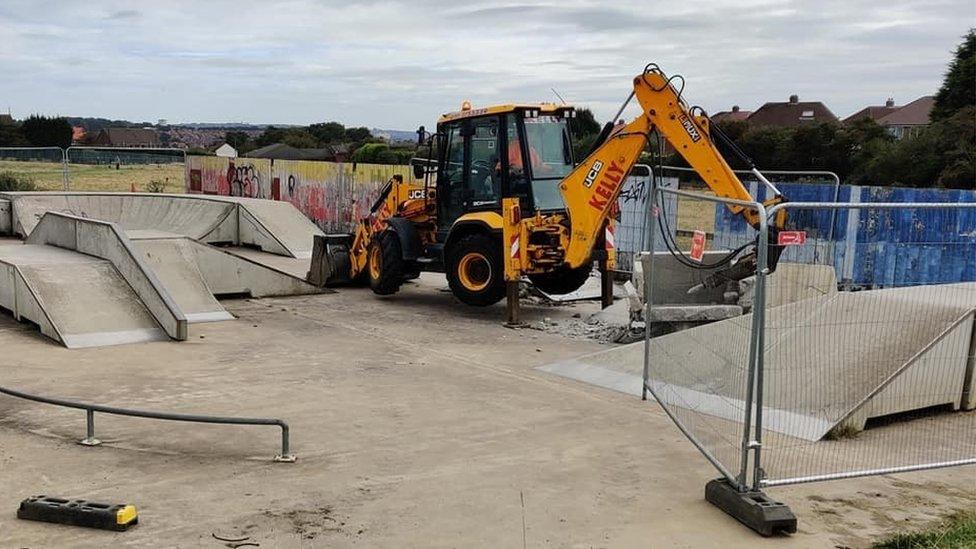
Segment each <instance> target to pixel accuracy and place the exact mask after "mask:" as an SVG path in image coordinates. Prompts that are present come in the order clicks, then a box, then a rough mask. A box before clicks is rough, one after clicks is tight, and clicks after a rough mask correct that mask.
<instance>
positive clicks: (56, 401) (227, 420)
mask: <svg viewBox="0 0 976 549" xmlns="http://www.w3.org/2000/svg"><path fill="white" fill-rule="evenodd" d="M0 393H3V394H5V395H8V396H12V397H16V398H22V399H24V400H31V401H34V402H40V403H42V404H51V405H54V406H64V407H66V408H75V409H78V410H85V412H86V416H87V431H86V433H87V436H86V437H85V438H84V439H83V440H81V441H80V444H82V445H85V446H97V445H99V444H101V441H100V440H98V439H97V438H95V412H99V413H103V414H113V415H118V416H130V417H142V418H148V419H162V420H168V421H186V422H190V423H217V424H224V425H273V426H277V427H280V428H281V453H280V454H278V455H276V456H275V457H274V461H276V462H282V463H292V462H294V461H295V460H296V457H295V455H294V454H291V453H290V452H289V451H290V447H289V431H288V424H287V423H285V422H284V421H282V420H280V419H276V418H246V417H221V416H203V415H196V414H175V413H170V412H153V411H149V410H132V409H129V408H117V407H115V406H105V405H103V404H89V403H85V402H76V401H73V400H67V399H63V398H52V397H45V396H39V395H34V394H30V393H25V392H23V391H17V390H14V389H10V388H7V387H3V386H0Z"/></svg>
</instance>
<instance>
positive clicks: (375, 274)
mask: <svg viewBox="0 0 976 549" xmlns="http://www.w3.org/2000/svg"><path fill="white" fill-rule="evenodd" d="M382 266H383V258H382V253H381V252H380V247H379V246H373V248H372V249H371V250H370V251H369V276H370V277H372V278H373V280H377V279H379V277H380V269H381V268H382Z"/></svg>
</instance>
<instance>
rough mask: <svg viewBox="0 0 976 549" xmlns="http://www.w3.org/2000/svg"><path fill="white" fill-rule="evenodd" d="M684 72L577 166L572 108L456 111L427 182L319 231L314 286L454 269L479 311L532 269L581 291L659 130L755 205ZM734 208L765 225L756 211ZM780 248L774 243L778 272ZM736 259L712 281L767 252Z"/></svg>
mask: <svg viewBox="0 0 976 549" xmlns="http://www.w3.org/2000/svg"><path fill="white" fill-rule="evenodd" d="M678 79H681V82H682V83H681V87H682V88H683V87H684V84H683V79H682V78H681V77H680V76H673V77H670V78H669V77H667V76H666V75H665V74H664V73H663V72H662V71H661V70H660V69H659V68H658V67H657V65H654V64H651V65H648V66H647V67H646V68H645V69H644V72H643V73H642V74H640V75H638V76H637V77H636V78H634V81H633V85H634V90H633V92H632V93H631V95H630V97H628V99H627V101H626V102H625V103H624V105H623V106H622V107H621V108H620V111H619V112H618V113H617V116H615V117H614V119H613V120H616V119H617V118H618V117H619V115H620V114H621V113H622V112H623V110H624V108H625V107H626V105H627V104H628V103H629V102H630V101H631V100H632V99H633V98H634V97H636V98H637V101H638V103H639V104H640V107H641V114H640V115H639V116H637V117H636V118H635V119H634V120H632V121H631V122H630V123H629V124H626V125H617V126H614V125H613V123H612V121H611V122H609V123H607V125H606V126H605V127H604V128H603V131H602V132H601V134H600V136H599V138H598V139H597V141H596V143H595V145H594V147H593V149H592V151H591V152H590V153H589V155H587V157H586V158H585V159H583V160H582V161H581V162H579V163H578V164H577V163H575V162H574V159H573V156H572V150H573V147H572V143H571V140H570V131H569V122H570V120H571V119H572V118H573V117H574V116H575V111H574V110H573V108H572V107H570V106H566V105H555V104H533V105H527V104H511V105H499V106H492V107H485V108H471V106H470V104H468V103H465V104H464V105H462V108H461V110H460V111H458V112H453V113H449V114H445V115H443V116H442V117H441V118H440V120H439V121H438V122H437V131H436V133H435V134H433V135H432V136H430V137H429V138H428V139H427V140H426V145H427V146H428V150H429V151H430V156H431V158H433V160H431V161H417V160H415V162H414V175H415V177H416V178H417V179H419V180H421V179H422V182H408V181H404V180H403V178H402V177H399V176H395V177H394V178H393V179H391V180H390V181H389V182H388V183H387V185H386V187H385V188H384V189H383V190H382V192H381V193H380V196H379V198H378V199H377V200H376V202H375V203H374V204H373V207H372V210H371V213H370V214H369V216H368V217H366V218H365V219H362V220H361V221H360V222H359V225H358V227H357V230H356V232H355V234H353V235H346V234H343V235H326V236H325V237H316V242H315V247H314V251H313V259H312V268H311V271H310V273H309V280H310V281H312V282H318V283H321V284H327V285H332V284H337V283H342V282H348V281H350V280H363V279H368V281H369V284H370V286H371V287H372V289H373V291H374V292H375V293H377V294H381V295H386V294H392V293H395V292H396V291H397V290H398V289H399V288H400V285H401V284H402V282H403V281H404V280H407V279H410V278H414V277H416V276H418V275H419V273H420V272H421V271H437V272H444V273H446V275H447V280H448V283H449V285H450V288H451V291H452V292H453V294H454V295H455V296H457V298H458V299H460V300H461V301H462V302H464V303H467V304H469V305H479V306H484V305H491V304H493V303H496V302H498V301H499V300H501V299H502V298H503V297H505V291H506V285H505V282H506V281H509V282H511V281H517V280H519V279H520V278H521V277H523V276H527V277H528V278H529V280H530V281H531V282H532V283H533V284H535V285H536V286H537V287H538V288H539V289H541V290H542V291H544V292H546V293H550V294H565V293H569V292H572V291H574V290H576V289H578V288H579V287H580V286H581V285H582V284H583V283H584V282H585V281H586V279H587V277H588V276H589V274H590V271H591V268H592V264H593V261H595V260H600V261H601V262H602V266H603V267H604V268H605V269H607V270H609V269H612V268H613V266H614V261H615V255H614V248H613V230H614V219H613V216H614V214H615V211H616V204H617V198H618V197H619V195H620V192H621V190H622V186H623V183H624V179H625V178H626V176H627V174H628V173H629V172H630V170H631V168H632V167H633V166H634V164H635V163H636V161H637V159H638V156H639V155H640V153H641V151H643V150H644V148H645V146H646V145H647V142H648V139H649V137H650V136H651V134H652V133H653V132H655V131H656V132H658V133H659V134H661V135H662V136H663V137H664V138H666V139H667V140H668V141H669V142H670V143H671V145H672V146H673V147H674V149H675V150H677V151H678V152H679V153H680V154H681V155H682V156H683V157H684V158H685V160H686V161H687V162H688V164H689V165H690V166H691V167H692V168H694V169H695V170H696V171H697V173H698V174H699V175H700V176H701V178H702V179H703V180H704V181H705V183H707V184H708V186H709V187H711V189H712V190H713V191H714V192H715V194H716V195H718V196H721V197H727V198H734V199H738V200H745V201H751V200H753V198H752V196H750V194H749V192H748V190H747V189H746V188H745V187H744V186H743V184H742V182H741V181H740V180H739V178H738V177H736V175H735V174H734V173H733V172H732V169H731V168H730V167H729V165H728V164H727V163H726V162H725V160H724V158H723V157H722V155H721V154H720V153H719V151H718V149H716V147H715V144H714V142H713V136H714V137H721V138H724V136H722V135H721V132H720V131H719V130H718V128H716V127H713V126H712V125H711V123H710V120H709V119H708V117H707V115H706V114H705V113H704V111H702V110H700V109H698V108H697V107H695V108H689V107H688V106H687V105H686V104H685V103H684V101H683V100H682V97H681V91H679V90H678V89H676V88H675V86H674V83H675V81H676V80H678ZM422 130H423V128H421V135H423V131H422ZM729 144H730V146H732V147H733V150H736V151H737V149H735V148H734V144H731V142H729ZM742 156H743V158H744V159H746V158H745V156H744V155H742ZM746 160H747V161H748V159H746ZM750 165H751V163H750ZM752 171H753V173H754V174H755V176H756V177H757V178H759V180H760V181H762V182H763V183H764V184H766V185H767V186H769V188H770V189H771V190H772V194H773V198H771V199H770V200H768V201H767V205H772V204H775V203H778V202H782V201H784V200H785V199H784V198H783V197H782V195H781V194H780V193H779V191H778V190H776V188H775V187H774V186H773V185H772V184H771V183H769V182H768V181H767V180H766V179H765V178H764V177H763V176H762V174H761V173H759V171H758V170H756V169H755V168H752ZM729 208H730V210H731V211H732V212H733V213H736V214H739V215H742V216H743V217H744V218H745V219H746V221H747V222H749V223H750V224H751V225H752V226H754V227H758V225H759V219H758V216H757V214H756V212H755V211H753V210H750V209H746V208H742V207H739V206H729ZM785 221H786V218H785V211H783V215H780V216H778V219H775V220H772V222H771V228H770V235H771V237H770V238H771V242H772V243H773V244H775V242H776V240H775V235H776V232H777V230H778V229H779V228H782V227H783V225H784V223H785ZM780 250H781V248H779V247H777V246H771V247H770V254H769V266H770V269H774V268H775V265H776V261H777V259H778V257H779V251H780ZM727 263H728V266H727V267H726V268H724V269H723V270H721V271H719V272H718V273H716V275H713V276H712V277H711V278H710V279H707V280H706V283H705V284H706V285H718V284H721V283H724V282H725V281H726V280H737V279H741V278H744V277H745V276H748V275H749V274H751V273H752V272H754V268H755V248H754V247H753V248H752V249H750V250H743V251H742V254H741V255H740V257H738V260H735V259H733V258H732V257H729V258H728V261H727Z"/></svg>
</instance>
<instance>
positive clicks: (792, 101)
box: [790, 93, 800, 105]
mask: <svg viewBox="0 0 976 549" xmlns="http://www.w3.org/2000/svg"><path fill="white" fill-rule="evenodd" d="M799 102H800V96H799V95H797V94H795V93H794V94H793V95H791V96H790V104H791V105H796V104H797V103H799Z"/></svg>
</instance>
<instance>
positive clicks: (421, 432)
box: [0, 273, 976, 548]
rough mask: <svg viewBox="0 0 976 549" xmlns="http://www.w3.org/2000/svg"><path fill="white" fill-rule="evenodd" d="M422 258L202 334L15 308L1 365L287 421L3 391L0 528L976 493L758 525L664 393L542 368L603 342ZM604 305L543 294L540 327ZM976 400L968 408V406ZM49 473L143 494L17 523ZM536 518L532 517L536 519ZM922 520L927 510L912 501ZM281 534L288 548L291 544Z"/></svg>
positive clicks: (396, 534)
mask: <svg viewBox="0 0 976 549" xmlns="http://www.w3.org/2000/svg"><path fill="white" fill-rule="evenodd" d="M445 287H446V282H445V280H444V278H443V277H442V276H439V275H434V274H429V273H425V274H424V275H423V276H422V277H421V278H420V279H418V280H417V281H415V282H412V283H408V284H406V285H405V286H404V289H403V291H402V293H400V294H398V295H396V296H394V297H392V298H377V297H375V296H373V295H372V294H371V292H370V291H369V290H368V289H360V288H349V289H342V290H340V291H338V292H336V293H334V294H327V295H311V296H296V297H276V298H265V299H231V300H225V301H223V302H222V303H223V305H224V306H225V307H226V308H227V310H228V311H229V312H231V313H232V314H234V315H235V316H236V317H238V320H236V321H234V322H217V323H202V324H190V325H189V326H188V331H189V334H188V337H187V340H186V341H185V342H175V341H158V342H150V343H143V344H138V345H120V346H111V347H97V348H87V349H77V350H69V349H66V348H64V347H62V346H59V345H57V344H56V343H54V342H53V341H51V340H49V339H47V338H45V337H43V336H42V335H40V334H38V333H37V332H36V331H34V330H32V329H30V328H27V327H25V326H23V325H22V324H18V323H17V322H16V321H14V320H13V319H12V318H10V317H9V316H2V317H0V344H2V345H3V347H4V349H5V351H6V353H7V354H8V356H11V357H15V359H14V360H12V361H10V363H9V365H8V367H7V368H5V369H4V372H5V373H4V380H3V385H6V386H9V387H14V388H17V389H20V390H23V391H29V392H36V393H41V394H47V395H56V396H61V397H66V398H77V399H80V400H86V401H97V402H101V403H107V404H113V405H117V406H127V407H136V408H143V409H153V410H170V411H179V412H185V413H212V414H218V415H241V416H254V417H280V418H282V419H285V420H286V421H288V422H289V423H290V425H291V430H292V446H293V451H294V452H295V453H296V454H297V455H298V461H297V462H296V463H293V464H277V463H272V462H271V461H270V457H271V456H272V455H274V454H275V453H276V451H277V443H278V440H277V437H278V433H277V431H276V430H275V429H272V428H266V427H228V426H206V425H194V424H184V423H174V422H162V421H153V420H144V419H136V418H125V417H114V416H108V415H99V416H98V419H97V422H98V423H97V425H98V433H97V434H98V436H99V438H101V439H102V440H103V441H104V442H103V445H102V446H101V447H95V448H88V447H83V446H80V445H78V444H76V443H75V442H76V440H78V439H79V438H81V437H82V436H83V435H84V429H85V419H84V413H83V412H81V411H79V410H67V409H62V408H57V407H51V406H45V405H42V404H36V403H32V402H28V401H23V400H18V399H11V398H6V397H0V415H2V417H3V418H4V419H3V420H2V421H0V436H2V437H3V440H4V444H3V445H2V446H0V464H2V467H0V483H2V484H3V486H4V487H5V490H4V491H3V493H2V494H0V509H6V510H7V511H6V512H3V513H0V546H13V547H21V546H31V547H54V546H58V547H72V546H76V547H94V546H133V547H136V546H146V545H156V544H159V542H163V545H172V546H181V547H207V546H214V547H217V546H221V543H219V542H217V541H215V540H214V539H213V537H212V535H214V534H216V535H218V536H222V537H230V538H233V537H238V536H248V537H250V539H251V540H252V541H256V542H259V543H261V546H277V547H296V548H297V547H316V546H324V547H352V546H357V547H513V546H514V547H521V546H523V532H524V544H525V546H528V547H540V546H543V547H545V546H552V547H591V546H592V547H706V546H712V545H713V544H714V541H715V540H716V539H721V540H723V546H727V547H774V546H775V547H833V546H836V545H841V546H847V547H866V546H868V545H869V544H870V542H871V541H873V540H875V539H877V538H878V537H879V536H881V535H883V534H886V533H890V532H893V531H895V530H897V529H900V528H903V527H904V525H905V524H908V523H911V524H913V525H914V524H919V525H922V524H926V523H928V522H930V521H935V520H938V518H939V517H941V516H942V515H944V514H946V513H949V512H951V511H954V510H957V509H964V508H969V507H971V506H972V501H973V499H972V498H973V493H974V492H973V479H974V478H976V477H974V475H976V471H974V469H973V468H972V467H963V468H955V469H942V470H933V471H926V472H918V473H911V474H903V475H898V476H879V477H872V478H863V479H852V480H848V481H844V482H829V483H819V484H810V485H799V486H792V487H784V488H776V489H771V490H770V494H771V495H772V496H773V497H775V498H777V499H780V500H782V501H784V502H786V503H788V504H789V505H790V506H791V507H792V508H793V510H794V511H795V512H796V514H797V515H798V516H799V517H800V531H799V532H798V533H797V534H795V535H793V536H791V537H788V538H773V539H764V538H759V537H758V536H756V535H755V534H754V533H752V532H750V531H749V530H747V529H745V528H743V527H742V526H741V525H740V524H738V523H737V522H736V521H735V520H734V519H732V518H730V517H728V516H727V515H725V514H724V513H723V512H722V511H720V510H719V509H717V508H715V507H713V506H711V505H710V504H708V503H707V502H705V500H704V499H703V495H702V493H703V488H704V484H705V482H706V481H707V480H709V479H711V478H714V477H715V476H717V473H716V471H715V470H714V469H713V468H712V467H711V466H710V465H708V463H707V462H706V461H705V460H704V459H702V457H701V456H700V454H698V452H697V450H695V448H694V447H692V446H691V445H690V444H689V443H688V441H687V440H686V439H685V438H684V437H683V435H682V434H681V433H680V432H679V431H678V430H677V428H676V427H675V426H674V425H673V424H672V423H671V421H670V420H669V419H668V418H667V416H666V415H665V414H664V413H663V412H662V411H661V410H660V409H659V407H658V406H657V405H656V404H654V403H652V402H641V401H640V400H639V399H637V398H634V397H632V396H630V395H626V394H623V393H620V392H617V391H611V390H606V389H602V388H599V387H594V386H592V385H588V384H584V383H579V382H577V381H574V380H570V379H566V378H563V377H560V376H554V375H551V374H548V373H545V372H541V371H539V370H537V369H536V368H537V367H538V366H542V365H545V364H552V363H557V362H560V361H566V360H569V359H572V358H573V357H579V356H583V355H589V354H593V353H595V352H597V351H600V350H605V349H607V346H606V345H603V344H600V343H597V342H595V341H592V340H585V339H573V338H568V337H565V336H561V335H559V334H554V333H548V332H545V331H540V330H534V329H521V330H512V329H508V328H505V327H503V326H502V324H501V322H500V320H499V319H501V318H504V305H503V304H499V305H496V306H493V307H489V308H486V309H473V308H469V307H464V306H462V305H460V304H459V303H457V302H456V301H455V300H454V298H453V297H452V296H451V294H450V293H447V292H444V291H441V290H443V289H444V288H445ZM598 307H599V305H598V304H596V303H592V302H581V303H574V304H570V305H564V306H559V307H551V306H539V305H532V304H526V305H525V306H524V307H523V310H522V312H523V317H524V320H525V321H526V322H528V323H529V324H530V325H531V324H533V323H538V322H540V321H541V320H542V319H543V318H549V319H550V320H551V322H559V323H568V322H571V321H572V319H573V315H576V314H581V315H583V316H586V315H588V314H590V313H593V312H596V311H597V309H598ZM969 413H972V412H969ZM37 493H47V494H65V495H77V496H78V497H82V496H84V497H88V498H90V499H96V500H110V501H126V502H131V503H133V504H135V505H138V506H139V509H140V522H141V524H140V525H139V526H138V527H137V528H135V529H133V530H130V531H129V532H125V533H111V532H104V531H97V530H86V529H72V528H68V527H63V526H55V525H47V524H42V523H30V522H24V521H17V520H16V519H15V518H14V515H13V512H12V510H13V509H15V508H16V506H17V504H18V503H19V501H20V500H21V499H23V498H25V497H27V496H29V495H33V494H37ZM523 520H524V524H525V527H524V530H523ZM908 521H910V522H908ZM275 543H277V545H275Z"/></svg>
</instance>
